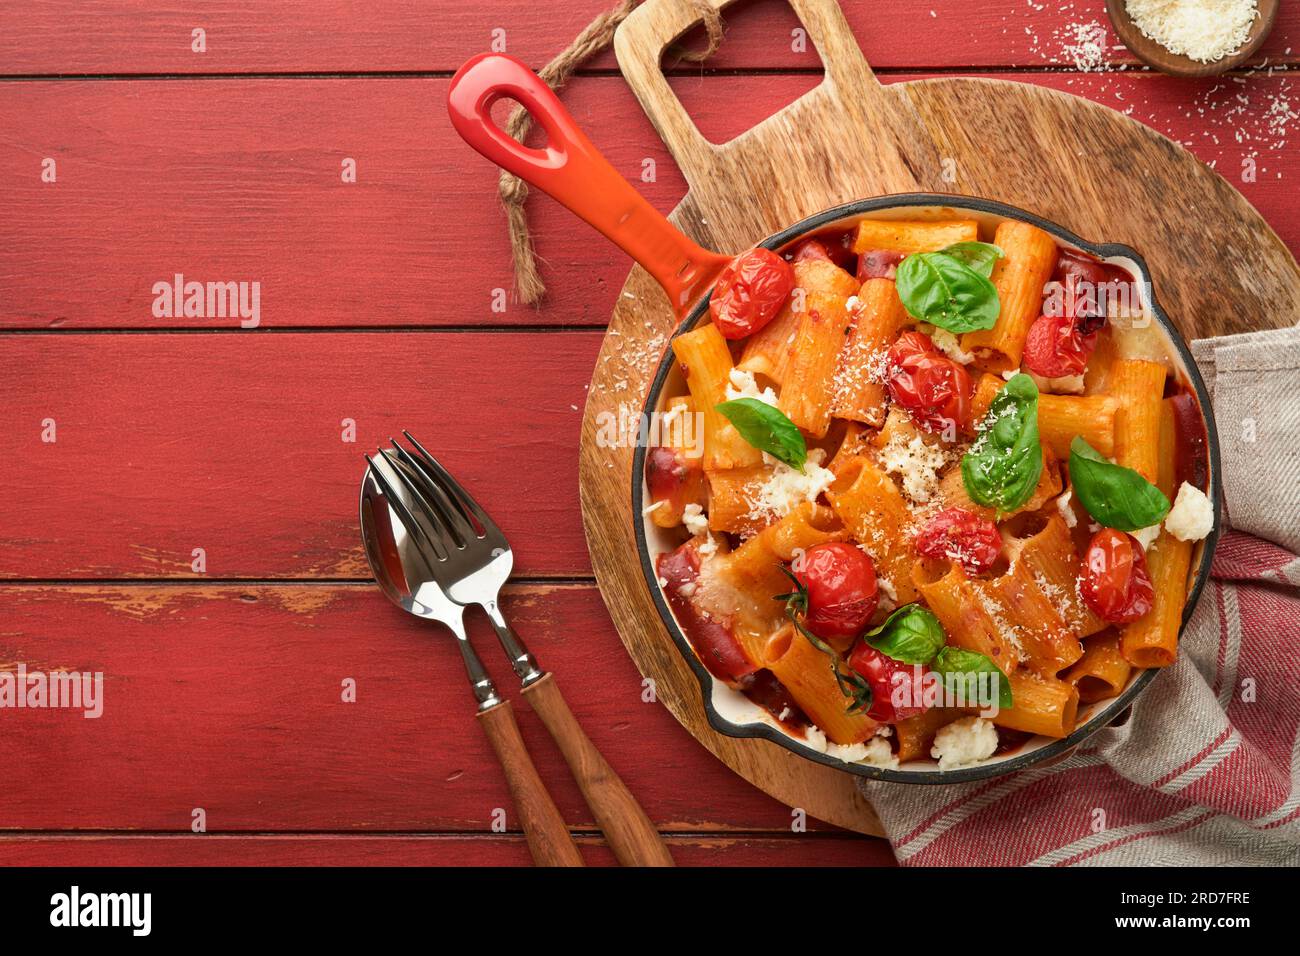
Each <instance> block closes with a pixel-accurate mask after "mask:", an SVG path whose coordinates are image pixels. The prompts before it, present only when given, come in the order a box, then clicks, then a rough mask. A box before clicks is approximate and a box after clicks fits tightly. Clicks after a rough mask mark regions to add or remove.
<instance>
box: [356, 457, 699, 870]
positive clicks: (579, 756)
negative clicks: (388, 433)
mask: <svg viewBox="0 0 1300 956" xmlns="http://www.w3.org/2000/svg"><path fill="white" fill-rule="evenodd" d="M402 434H403V436H405V438H406V440H407V441H408V442H409V443H410V445H411V447H412V449H413V451H408V450H407V449H405V448H403V447H402V446H401V445H400V444H398V443H397V441H395V440H394V439H391V438H390V439H389V441H390V442H391V443H392V446H393V448H392V451H391V452H390V451H388V450H386V449H382V448H381V449H380V451H379V453H380V455H381V456H382V457H383V459H384V460H385V461H386V462H387V464H388V465H389V466H390V468H391V469H392V471H393V472H394V473H395V474H396V475H397V476H398V479H399V481H400V482H401V483H402V486H403V489H404V490H405V491H406V493H407V497H408V499H409V500H410V501H411V502H413V503H414V504H415V506H416V510H418V512H419V514H420V515H421V517H422V518H423V519H424V522H423V524H421V523H420V522H418V521H416V520H415V518H414V516H413V515H412V516H411V520H412V522H413V523H414V524H415V525H416V527H417V528H419V533H420V534H423V533H424V532H426V531H427V532H430V534H429V535H428V536H427V541H426V544H427V548H426V549H425V550H423V551H422V553H424V555H425V558H426V561H427V563H428V566H429V570H430V572H431V573H432V575H433V578H434V580H435V581H436V583H437V584H438V585H439V586H440V588H441V590H442V591H443V592H444V593H445V594H446V596H447V597H448V598H450V599H451V601H452V602H454V603H455V604H457V605H460V606H464V605H470V604H477V605H479V606H480V607H482V608H483V610H484V611H485V612H486V614H487V616H488V619H489V620H490V621H491V622H492V627H493V629H494V630H495V631H496V634H497V638H498V640H499V641H500V643H501V647H502V648H503V649H504V650H505V652H506V656H507V657H508V658H509V659H510V663H511V666H512V667H513V669H514V672H515V675H516V676H517V677H518V678H519V681H520V684H521V687H522V691H523V695H524V697H525V698H526V699H527V700H528V702H529V703H530V704H531V705H532V707H533V709H534V710H535V711H536V712H537V715H538V716H539V717H540V718H541V720H542V723H543V725H544V726H545V727H546V729H547V731H549V732H550V734H551V737H552V738H553V739H554V740H555V743H556V745H557V746H558V747H559V748H560V752H561V753H562V754H563V756H564V759H565V762H566V763H567V764H568V765H569V769H570V771H571V772H572V773H573V776H574V779H575V780H576V781H577V783H578V787H579V789H580V790H581V791H582V795H583V797H584V798H585V799H586V801H587V805H588V806H589V807H590V808H591V811H592V814H593V815H594V816H595V818H596V822H597V824H599V826H600V828H601V830H602V831H604V834H605V838H606V840H607V841H608V842H609V845H610V849H611V850H612V851H613V852H614V855H615V857H616V858H617V859H618V861H619V862H620V863H622V864H623V865H624V866H672V865H673V860H672V857H671V856H670V855H669V853H668V848H667V847H666V846H665V845H664V842H663V840H662V838H661V837H660V836H659V833H658V831H657V830H656V829H655V826H654V824H653V823H652V822H651V821H650V818H649V817H648V816H647V815H646V813H645V810H643V809H642V808H641V805H640V804H639V803H638V802H637V800H636V798H635V797H633V796H632V793H631V791H629V790H628V788H627V786H626V785H625V784H624V783H623V781H622V780H621V779H620V778H619V776H618V774H617V773H615V771H614V769H613V768H612V767H611V766H610V765H609V762H608V761H607V760H606V759H605V758H604V756H603V755H602V754H601V753H600V751H599V750H598V749H597V748H596V745H595V744H593V743H592V742H591V739H590V738H589V737H588V736H587V734H586V733H585V732H584V731H583V729H582V727H581V726H580V725H579V724H578V721H577V719H576V718H575V717H574V716H573V712H572V711H571V710H570V709H569V705H568V704H567V702H566V701H565V699H564V697H563V695H562V694H561V693H560V688H559V686H558V684H557V683H556V682H555V678H554V676H553V675H551V674H549V673H546V672H544V671H542V670H541V669H540V667H539V666H538V664H537V661H536V659H535V658H534V657H533V655H532V654H531V653H529V651H528V649H527V648H526V647H525V646H524V643H523V641H522V640H521V639H520V638H519V636H518V635H517V634H516V633H515V631H514V629H513V628H511V627H510V625H509V623H508V622H507V621H506V619H505V616H504V615H503V614H502V612H501V608H500V606H499V604H498V600H499V597H500V593H501V587H502V585H504V584H505V582H506V580H507V579H508V578H509V576H510V572H511V570H512V568H513V567H514V552H513V551H512V550H511V549H510V544H509V542H508V541H507V540H506V537H505V535H504V534H503V533H502V532H501V529H500V528H498V527H497V525H496V523H495V522H494V521H493V520H492V518H491V517H490V516H489V515H488V513H487V512H486V511H484V510H483V508H482V507H480V505H479V504H478V502H477V501H475V500H474V498H473V497H472V496H471V495H470V494H469V492H467V491H466V490H465V488H464V487H463V486H462V485H461V484H460V483H459V482H457V481H456V479H455V478H453V477H452V476H451V474H450V473H449V472H448V471H447V470H446V469H445V468H443V467H442V465H440V464H439V463H438V460H437V459H436V458H434V457H433V455H431V454H429V452H428V451H426V450H425V448H424V446H422V445H421V444H420V443H419V442H418V441H416V439H415V438H414V437H413V436H412V435H411V433H410V432H408V431H403V432H402ZM404 520H405V519H404ZM418 536H419V535H417V537H418ZM466 646H467V644H466ZM471 650H472V649H471Z"/></svg>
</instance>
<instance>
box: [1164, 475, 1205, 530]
mask: <svg viewBox="0 0 1300 956" xmlns="http://www.w3.org/2000/svg"><path fill="white" fill-rule="evenodd" d="M1165 528H1166V529H1168V531H1169V533H1170V534H1172V535H1173V536H1174V537H1175V538H1177V539H1178V540H1179V541H1200V540H1201V539H1202V538H1204V537H1205V536H1206V535H1207V534H1209V533H1210V531H1211V530H1213V528H1214V502H1212V501H1210V499H1209V498H1208V497H1206V495H1205V492H1203V491H1201V489H1199V488H1197V487H1195V486H1193V485H1190V484H1188V483H1187V482H1185V481H1184V482H1183V483H1182V485H1181V486H1180V487H1179V489H1178V497H1177V498H1175V499H1174V506H1173V507H1172V508H1170V509H1169V516H1168V517H1167V518H1165Z"/></svg>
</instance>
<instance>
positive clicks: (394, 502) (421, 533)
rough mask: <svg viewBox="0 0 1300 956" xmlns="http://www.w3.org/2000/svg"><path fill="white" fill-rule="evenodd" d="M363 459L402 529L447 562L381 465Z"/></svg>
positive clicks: (366, 456)
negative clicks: (390, 482)
mask: <svg viewBox="0 0 1300 956" xmlns="http://www.w3.org/2000/svg"><path fill="white" fill-rule="evenodd" d="M382 451H383V450H382V449H381V450H380V453H381V454H382ZM362 457H364V458H365V459H366V462H367V463H368V464H369V465H370V474H372V475H373V476H374V478H375V481H376V483H377V484H378V485H379V489H380V490H381V491H382V492H383V493H384V498H385V499H386V500H387V501H388V503H389V504H390V505H391V506H392V508H393V510H394V511H396V512H397V517H398V518H399V519H400V520H401V522H402V527H404V528H406V530H407V532H408V533H409V534H410V535H411V536H412V537H415V538H419V539H420V540H422V541H423V542H424V543H425V544H426V545H428V546H429V547H430V548H432V549H433V552H434V556H435V557H436V558H437V559H438V560H439V561H445V560H446V555H445V554H444V553H440V549H439V548H438V547H437V546H435V545H434V542H433V541H432V540H431V539H430V538H429V536H428V535H427V534H426V533H425V530H424V528H422V527H421V526H420V522H419V521H417V520H416V519H415V515H413V514H411V511H410V509H409V508H407V507H406V502H404V501H403V500H402V496H401V495H399V494H398V493H397V491H396V490H395V489H394V488H393V486H392V485H391V484H389V482H388V479H387V478H385V477H384V473H383V470H382V469H380V467H379V463H378V462H376V461H375V460H374V459H372V458H371V457H370V456H369V455H363V456H362Z"/></svg>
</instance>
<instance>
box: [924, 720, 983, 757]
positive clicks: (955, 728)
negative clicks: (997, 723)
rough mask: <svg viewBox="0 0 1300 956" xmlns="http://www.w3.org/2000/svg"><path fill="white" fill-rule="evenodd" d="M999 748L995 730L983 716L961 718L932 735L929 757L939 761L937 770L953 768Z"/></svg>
mask: <svg viewBox="0 0 1300 956" xmlns="http://www.w3.org/2000/svg"><path fill="white" fill-rule="evenodd" d="M997 749H998V731H997V728H996V727H994V726H993V722H992V721H989V720H985V719H984V718H983V717H962V718H960V719H959V720H954V721H953V722H952V723H951V724H948V725H947V726H946V727H941V728H939V732H938V733H937V734H935V735H934V746H933V747H931V748H930V756H931V757H934V758H935V759H936V760H938V761H939V769H940V770H952V769H953V768H954V767H964V766H965V765H967V764H972V763H979V761H981V760H984V759H986V758H988V757H991V756H993V752H994V751H995V750H997Z"/></svg>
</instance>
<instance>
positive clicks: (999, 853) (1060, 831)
mask: <svg viewBox="0 0 1300 956" xmlns="http://www.w3.org/2000/svg"><path fill="white" fill-rule="evenodd" d="M1192 351H1193V354H1194V355H1195V357H1196V361H1197V364H1198V365H1199V366H1200V368H1201V373H1202V375H1203V376H1204V378H1205V381H1206V384H1207V385H1208V386H1209V388H1210V390H1211V394H1212V395H1213V398H1214V403H1215V421H1216V423H1217V424H1218V429H1219V441H1220V445H1221V449H1222V455H1223V482H1224V489H1225V499H1226V500H1225V518H1226V521H1225V525H1226V527H1225V531H1224V534H1223V536H1222V537H1221V538H1220V540H1219V545H1218V549H1217V551H1216V554H1215V557H1214V564H1213V568H1212V571H1211V579H1210V581H1209V582H1208V584H1207V585H1206V588H1205V591H1204V592H1203V594H1202V595H1201V599H1200V603H1199V605H1198V606H1197V609H1196V611H1195V613H1194V614H1193V616H1192V619H1191V621H1190V622H1189V624H1188V626H1187V628H1186V630H1185V631H1184V632H1183V637H1182V641H1181V643H1180V650H1179V656H1178V660H1177V662H1176V663H1175V664H1174V665H1173V666H1171V667H1169V668H1166V669H1165V670H1163V671H1162V672H1161V673H1160V674H1159V675H1157V677H1156V679H1155V680H1154V681H1152V683H1151V684H1150V686H1148V687H1147V689H1146V690H1145V691H1143V693H1142V695H1141V696H1140V697H1139V698H1138V701H1137V703H1136V704H1135V705H1134V706H1133V709H1132V714H1131V716H1130V717H1129V719H1128V720H1127V722H1126V723H1124V724H1123V725H1122V726H1118V727H1108V728H1105V729H1104V730H1102V731H1100V732H1099V733H1097V734H1096V735H1094V736H1093V737H1091V738H1089V740H1088V741H1087V742H1086V743H1085V744H1084V745H1083V746H1082V747H1080V748H1079V749H1078V750H1077V751H1075V753H1074V755H1073V756H1071V757H1070V758H1068V759H1067V760H1065V761H1062V762H1061V763H1058V764H1055V765H1053V766H1050V767H1046V768H1042V769H1039V768H1035V769H1031V770H1029V771H1026V772H1023V773H1019V774H1012V775H1010V776H1007V777H1001V778H997V779H994V780H991V781H985V782H981V783H975V784H960V785H954V786H947V787H918V786H907V785H903V784H889V783H878V782H874V781H862V782H861V787H862V789H863V791H864V793H865V794H866V795H867V797H868V798H869V799H870V800H871V802H872V804H873V805H874V806H875V808H876V811H877V812H878V813H879V815H880V818H881V821H882V822H883V823H884V826H885V830H886V832H887V833H888V834H889V839H890V842H891V843H893V846H894V852H895V853H896V854H897V856H898V859H899V862H900V863H902V864H904V865H914V866H945V865H965V866H972V865H974V866H1025V865H1028V866H1076V865H1083V866H1115V865H1146V866H1190V865H1258V866H1276V865H1296V864H1297V863H1300V737H1298V734H1300V556H1298V555H1300V327H1298V328H1294V329H1284V330H1281V331H1275V332H1260V333H1247V334H1244V335H1233V336H1225V337H1222V338H1216V339H1204V340H1201V341H1198V342H1195V343H1193V346H1192Z"/></svg>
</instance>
